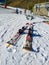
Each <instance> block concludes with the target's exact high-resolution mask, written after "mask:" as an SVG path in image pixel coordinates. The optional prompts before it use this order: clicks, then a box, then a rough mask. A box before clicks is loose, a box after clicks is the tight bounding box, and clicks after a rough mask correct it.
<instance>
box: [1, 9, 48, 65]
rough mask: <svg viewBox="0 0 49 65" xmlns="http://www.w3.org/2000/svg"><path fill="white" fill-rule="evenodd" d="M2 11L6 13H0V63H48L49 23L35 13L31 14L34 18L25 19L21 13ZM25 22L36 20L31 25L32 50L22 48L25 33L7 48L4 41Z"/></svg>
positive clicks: (11, 64)
mask: <svg viewBox="0 0 49 65" xmlns="http://www.w3.org/2000/svg"><path fill="white" fill-rule="evenodd" d="M3 10H4V9H3ZM4 11H6V12H5V13H6V14H1V15H0V65H49V25H48V24H46V23H43V22H42V21H43V20H44V19H43V18H42V17H38V16H36V15H33V16H34V19H32V20H27V19H26V16H25V15H23V14H21V15H20V14H15V13H13V14H12V13H11V11H8V10H6V9H5V10H4ZM8 13H10V14H8ZM27 22H32V23H33V22H36V24H34V27H33V42H32V47H33V49H34V51H25V50H23V44H24V42H25V36H26V34H24V35H22V36H21V38H20V39H19V41H18V42H17V43H16V45H15V46H12V45H11V46H10V47H9V48H7V47H6V44H7V43H6V42H7V41H9V40H10V39H11V38H12V37H13V36H14V35H15V34H16V32H17V31H18V29H20V28H22V26H24V25H25V24H26V23H27ZM37 50H39V51H38V52H37Z"/></svg>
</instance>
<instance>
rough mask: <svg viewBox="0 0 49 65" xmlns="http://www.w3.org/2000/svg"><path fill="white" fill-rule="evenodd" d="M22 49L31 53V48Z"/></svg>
mask: <svg viewBox="0 0 49 65" xmlns="http://www.w3.org/2000/svg"><path fill="white" fill-rule="evenodd" d="M23 49H24V50H25V51H33V50H32V48H28V47H23Z"/></svg>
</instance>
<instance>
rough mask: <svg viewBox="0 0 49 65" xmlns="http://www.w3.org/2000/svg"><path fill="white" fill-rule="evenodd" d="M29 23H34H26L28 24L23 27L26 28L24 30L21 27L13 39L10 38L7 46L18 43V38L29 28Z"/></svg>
mask: <svg viewBox="0 0 49 65" xmlns="http://www.w3.org/2000/svg"><path fill="white" fill-rule="evenodd" d="M29 25H32V24H29V23H26V25H25V26H24V27H25V28H23V27H22V28H23V29H24V30H23V31H21V30H22V29H21V30H20V29H19V31H18V32H17V33H16V35H15V36H14V37H13V38H12V39H10V40H9V41H8V42H7V48H8V47H10V46H12V45H13V46H15V45H16V43H17V42H18V40H19V39H20V38H21V36H22V34H23V32H24V31H25V30H26V29H27V27H28V26H29ZM19 32H20V33H21V34H19Z"/></svg>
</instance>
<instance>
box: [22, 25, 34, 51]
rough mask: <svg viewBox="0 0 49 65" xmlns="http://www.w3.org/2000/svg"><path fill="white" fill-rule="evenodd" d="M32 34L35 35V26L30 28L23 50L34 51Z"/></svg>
mask: <svg viewBox="0 0 49 65" xmlns="http://www.w3.org/2000/svg"><path fill="white" fill-rule="evenodd" d="M32 34H33V25H32V26H30V27H29V29H28V34H27V35H26V40H25V46H24V47H23V49H25V50H28V51H32V50H33V49H32V40H33V39H32Z"/></svg>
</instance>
